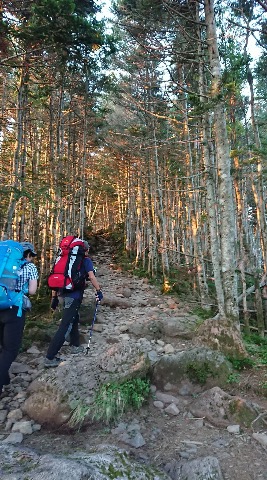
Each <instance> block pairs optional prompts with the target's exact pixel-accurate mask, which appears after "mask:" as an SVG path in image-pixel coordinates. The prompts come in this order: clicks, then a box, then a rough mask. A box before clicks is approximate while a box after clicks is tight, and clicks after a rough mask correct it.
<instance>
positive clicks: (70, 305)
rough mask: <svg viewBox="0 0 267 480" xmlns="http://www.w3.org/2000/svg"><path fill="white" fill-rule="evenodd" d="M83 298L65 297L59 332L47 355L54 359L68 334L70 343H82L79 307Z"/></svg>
mask: <svg viewBox="0 0 267 480" xmlns="http://www.w3.org/2000/svg"><path fill="white" fill-rule="evenodd" d="M80 305H81V300H77V299H75V298H70V297H65V298H63V315H62V320H61V322H60V325H59V327H58V330H57V332H56V333H55V335H54V338H53V339H52V340H51V343H50V345H49V347H48V350H47V354H46V357H47V358H49V360H52V359H53V358H54V357H55V356H56V355H57V353H58V352H59V350H60V349H61V347H62V345H63V343H64V342H65V338H66V336H67V335H68V334H69V335H70V345H74V346H75V347H78V346H79V345H80V336H79V308H80Z"/></svg>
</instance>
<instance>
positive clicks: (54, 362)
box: [44, 357, 61, 368]
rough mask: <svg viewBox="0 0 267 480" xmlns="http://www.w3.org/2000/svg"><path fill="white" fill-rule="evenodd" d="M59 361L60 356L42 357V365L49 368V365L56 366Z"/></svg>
mask: <svg viewBox="0 0 267 480" xmlns="http://www.w3.org/2000/svg"><path fill="white" fill-rule="evenodd" d="M60 362H61V358H58V357H55V358H53V359H52V360H50V359H49V358H45V359H44V367H45V368H49V367H58V365H59V364H60Z"/></svg>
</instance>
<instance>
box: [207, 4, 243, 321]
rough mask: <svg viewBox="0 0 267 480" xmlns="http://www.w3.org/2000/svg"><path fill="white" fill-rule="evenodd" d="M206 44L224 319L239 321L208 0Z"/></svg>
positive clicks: (225, 153)
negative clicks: (215, 165)
mask: <svg viewBox="0 0 267 480" xmlns="http://www.w3.org/2000/svg"><path fill="white" fill-rule="evenodd" d="M204 7H205V22H206V26H207V44H208V52H209V61H210V68H211V75H212V82H211V96H212V99H213V101H214V133H215V145H216V157H217V163H218V187H219V189H218V196H219V207H220V237H221V267H222V284H223V291H224V312H223V313H224V316H226V317H229V318H232V320H233V322H235V321H238V314H239V312H238V305H237V278H236V272H235V269H236V230H235V207H234V199H233V185H232V178H231V172H230V169H231V159H230V149H229V142H228V137H227V128H226V116H225V110H224V104H223V101H222V100H221V99H220V95H221V82H222V74H221V67H220V58H219V52H218V44H217V33H216V25H215V18H214V4H213V0H205V2H204Z"/></svg>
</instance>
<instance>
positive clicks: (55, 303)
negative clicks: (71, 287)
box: [50, 297, 58, 311]
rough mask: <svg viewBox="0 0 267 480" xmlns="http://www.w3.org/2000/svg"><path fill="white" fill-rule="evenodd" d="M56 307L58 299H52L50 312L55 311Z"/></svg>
mask: <svg viewBox="0 0 267 480" xmlns="http://www.w3.org/2000/svg"><path fill="white" fill-rule="evenodd" d="M57 306H58V297H52V301H51V305H50V307H51V310H53V311H55V310H56V308H57Z"/></svg>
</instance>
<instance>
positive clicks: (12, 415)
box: [7, 408, 23, 423]
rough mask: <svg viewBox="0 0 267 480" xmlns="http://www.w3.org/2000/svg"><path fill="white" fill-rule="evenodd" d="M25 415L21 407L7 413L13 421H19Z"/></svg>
mask: <svg viewBox="0 0 267 480" xmlns="http://www.w3.org/2000/svg"><path fill="white" fill-rule="evenodd" d="M22 417H23V414H22V411H21V409H20V408H16V410H11V412H9V414H8V415H7V418H8V420H11V421H12V422H13V423H14V422H17V420H20V419H21V418H22Z"/></svg>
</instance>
